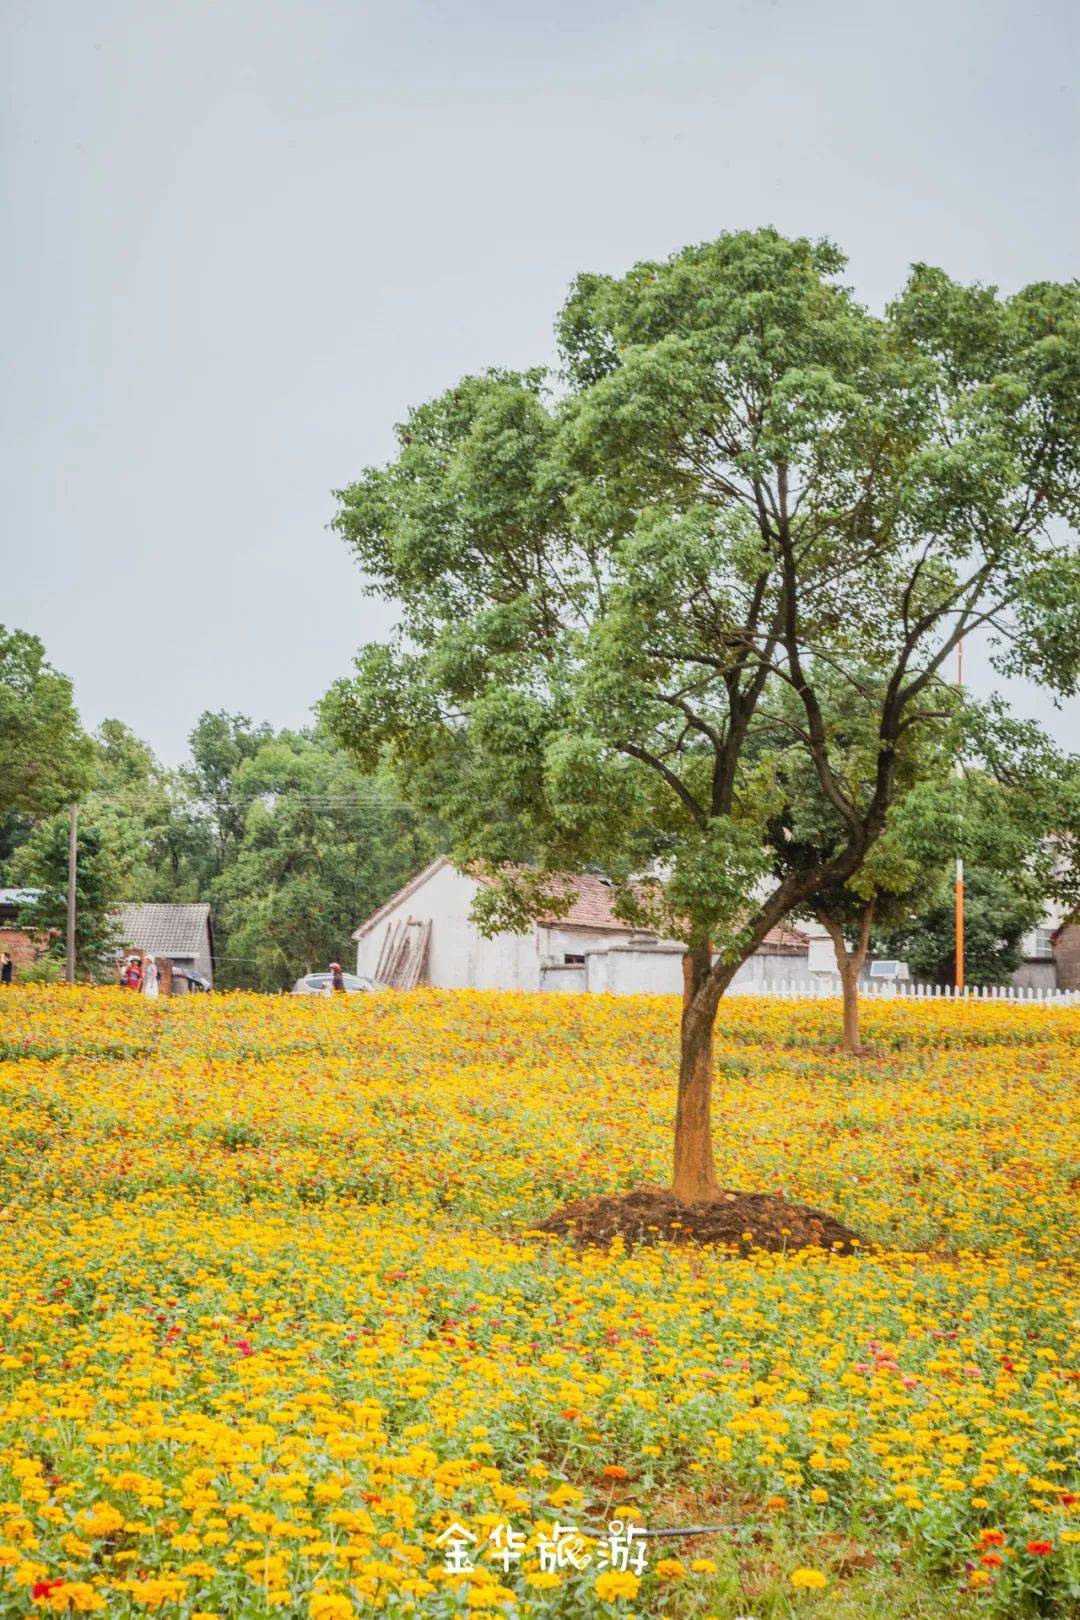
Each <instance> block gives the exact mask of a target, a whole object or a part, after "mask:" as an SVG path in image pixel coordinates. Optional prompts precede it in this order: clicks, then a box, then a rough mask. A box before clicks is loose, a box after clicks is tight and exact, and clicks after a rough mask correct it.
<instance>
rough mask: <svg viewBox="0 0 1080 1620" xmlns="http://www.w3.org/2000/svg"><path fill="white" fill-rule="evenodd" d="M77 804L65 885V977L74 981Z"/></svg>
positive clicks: (74, 805)
mask: <svg viewBox="0 0 1080 1620" xmlns="http://www.w3.org/2000/svg"><path fill="white" fill-rule="evenodd" d="M78 849H79V806H78V804H77V803H74V802H73V803H72V806H71V828H70V830H69V832H68V886H67V951H66V970H67V971H66V977H67V982H68V984H74V983H75V877H76V872H77V869H78Z"/></svg>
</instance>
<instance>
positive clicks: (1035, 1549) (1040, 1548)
mask: <svg viewBox="0 0 1080 1620" xmlns="http://www.w3.org/2000/svg"><path fill="white" fill-rule="evenodd" d="M1027 1550H1028V1552H1029V1553H1030V1554H1031V1556H1032V1558H1045V1557H1046V1555H1047V1553H1052V1552H1053V1550H1054V1543H1053V1542H1052V1541H1029V1542H1028V1548H1027Z"/></svg>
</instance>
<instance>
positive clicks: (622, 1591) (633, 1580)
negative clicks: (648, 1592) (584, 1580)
mask: <svg viewBox="0 0 1080 1620" xmlns="http://www.w3.org/2000/svg"><path fill="white" fill-rule="evenodd" d="M640 1586H641V1582H640V1581H639V1580H638V1577H637V1576H636V1575H635V1574H634V1572H633V1570H631V1569H606V1570H604V1572H603V1574H602V1575H598V1576H597V1577H596V1580H595V1581H594V1583H593V1591H594V1592H595V1593H596V1595H597V1597H598V1598H600V1599H601V1601H602V1602H604V1603H615V1602H617V1601H618V1599H619V1598H636V1597H637V1595H638V1590H639V1588H640Z"/></svg>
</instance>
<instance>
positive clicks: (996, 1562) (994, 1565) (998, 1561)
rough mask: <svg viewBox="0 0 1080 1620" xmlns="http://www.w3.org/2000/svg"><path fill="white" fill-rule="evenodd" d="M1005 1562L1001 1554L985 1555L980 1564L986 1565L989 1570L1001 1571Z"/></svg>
mask: <svg viewBox="0 0 1080 1620" xmlns="http://www.w3.org/2000/svg"><path fill="white" fill-rule="evenodd" d="M1004 1562H1005V1560H1004V1558H1002V1556H1001V1554H1000V1553H983V1555H982V1557H981V1558H980V1559H979V1563H980V1564H985V1565H986V1567H987V1569H1000V1568H1001V1567H1002V1565H1003V1564H1004Z"/></svg>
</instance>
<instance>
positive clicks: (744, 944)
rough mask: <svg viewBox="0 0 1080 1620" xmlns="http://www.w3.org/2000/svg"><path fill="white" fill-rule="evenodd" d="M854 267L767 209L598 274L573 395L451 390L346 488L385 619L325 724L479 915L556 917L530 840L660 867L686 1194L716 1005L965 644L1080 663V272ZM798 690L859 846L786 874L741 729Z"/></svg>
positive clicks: (515, 378)
mask: <svg viewBox="0 0 1080 1620" xmlns="http://www.w3.org/2000/svg"><path fill="white" fill-rule="evenodd" d="M843 268H844V261H843V258H842V256H841V255H840V253H839V252H838V251H837V249H836V248H835V247H833V246H832V245H831V244H829V243H827V242H810V241H805V240H797V241H789V240H786V239H784V238H783V237H781V236H779V235H778V234H777V233H776V232H775V231H771V230H763V231H757V232H747V233H738V234H734V235H729V236H724V237H721V238H720V239H719V240H717V241H715V242H710V243H706V244H704V245H702V246H699V247H693V248H688V249H686V250H685V251H683V252H681V253H678V254H676V255H674V256H673V257H672V258H671V259H669V260H667V261H665V262H660V263H645V264H641V265H638V266H636V267H635V268H634V269H633V270H631V271H630V272H629V273H628V274H627V275H625V276H622V277H618V278H615V277H608V276H595V275H590V276H583V277H582V278H580V280H579V281H578V283H577V284H576V286H575V287H574V289H573V291H572V294H571V296H570V299H569V301H568V303H567V305H566V307H565V309H564V310H563V312H562V316H561V319H560V322H559V343H560V349H561V356H562V376H561V379H560V380H559V383H558V386H552V387H550V388H549V386H548V385H547V382H546V380H545V378H544V377H543V376H542V375H541V374H540V373H537V372H529V373H522V374H507V373H501V372H489V373H486V374H484V375H482V376H474V377H469V378H466V379H465V380H464V381H462V382H461V383H460V384H459V385H458V386H457V387H456V388H454V389H452V390H450V391H449V392H448V393H446V394H444V395H443V396H441V397H440V398H438V399H436V400H433V401H432V402H431V403H429V404H427V405H424V406H421V407H419V408H418V409H416V410H415V411H413V412H412V413H411V414H410V416H409V418H408V420H407V421H406V422H405V423H404V424H403V425H402V427H401V428H400V430H399V434H398V438H399V449H398V454H397V456H396V457H395V459H394V460H393V462H392V463H391V464H390V465H389V466H387V467H385V468H373V469H369V470H368V471H367V472H366V473H364V474H363V475H362V476H361V477H360V478H359V479H358V480H357V482H356V483H355V484H353V485H352V486H350V487H349V488H347V489H345V490H343V491H341V492H340V496H339V499H340V506H339V511H338V514H337V519H336V521H337V525H338V528H339V529H340V531H341V533H342V535H343V536H344V538H345V539H346V541H347V542H348V543H349V545H350V546H351V547H352V548H353V550H354V552H355V554H356V557H357V560H358V561H359V563H360V565H361V566H362V568H363V570H364V572H365V574H366V576H367V580H368V582H369V586H370V589H371V590H372V591H374V592H376V593H379V594H382V595H383V596H385V597H387V598H389V599H391V600H393V601H394V602H396V603H397V604H398V605H399V607H400V614H401V634H400V638H399V640H398V642H397V644H396V645H393V646H382V645H372V646H368V647H366V648H365V649H363V650H362V652H361V654H360V656H359V659H358V668H357V672H356V675H355V677H354V678H353V679H352V680H350V681H347V682H344V683H342V684H340V685H339V686H338V687H337V688H336V689H335V690H334V691H333V692H332V693H331V695H330V697H329V699H328V703H327V708H326V713H327V715H328V717H329V719H330V722H331V724H332V725H333V727H334V729H335V731H336V733H337V735H338V736H339V737H340V738H341V739H342V740H344V741H345V742H346V743H347V745H348V746H350V747H351V748H352V749H353V750H354V752H355V753H356V755H357V756H358V757H359V758H360V759H361V760H363V761H366V762H369V763H371V762H374V761H375V760H376V759H379V758H382V757H384V756H385V757H388V758H390V760H391V761H392V763H393V767H394V769H395V770H396V772H397V773H398V776H399V779H400V781H401V782H402V783H403V785H404V789H405V791H406V793H407V795H408V796H409V797H411V798H413V799H414V800H415V801H416V802H418V803H420V804H423V805H425V806H429V807H431V808H434V809H437V810H438V811H439V813H440V814H441V815H442V816H443V817H444V818H445V820H446V822H447V824H448V826H449V829H450V832H451V837H452V852H453V855H454V857H455V858H456V859H457V860H458V861H459V862H461V861H477V862H482V863H486V864H487V865H489V866H490V867H491V868H492V869H493V870H494V871H496V872H498V873H500V874H501V875H502V877H501V884H500V886H499V887H497V888H496V889H495V890H493V891H488V892H489V895H490V898H489V899H488V900H487V902H486V903H487V906H488V911H487V916H486V925H487V926H489V927H497V926H499V925H500V924H504V923H506V922H507V921H509V920H518V919H520V917H521V916H522V915H523V914H527V913H529V912H530V911H532V912H534V913H535V912H536V911H538V910H539V909H540V908H541V907H544V908H545V909H549V908H550V907H551V903H552V902H551V899H550V897H549V896H547V895H545V894H544V892H543V890H544V885H543V883H542V881H537V879H536V878H535V877H530V878H527V879H525V880H523V879H522V878H521V877H520V876H519V875H518V872H519V868H520V866H521V863H523V862H531V863H533V865H534V867H535V868H536V869H537V870H538V871H539V872H541V873H542V872H544V871H550V870H554V869H556V868H568V867H569V868H576V869H579V870H580V869H582V868H584V867H585V866H587V865H589V864H590V863H599V864H602V865H603V866H604V867H605V868H606V869H607V870H608V871H609V872H611V873H612V875H613V876H614V877H616V878H617V879H618V880H619V881H620V884H621V885H622V886H621V888H620V903H621V904H622V906H623V907H624V910H625V911H626V912H627V914H629V913H630V912H631V911H632V910H633V909H634V907H635V905H637V906H639V907H640V904H641V902H640V900H638V901H635V899H634V891H632V890H631V888H630V887H629V884H628V883H623V882H622V880H624V879H628V878H629V877H630V876H631V874H632V873H633V872H635V871H638V872H640V871H641V870H642V869H643V868H645V869H647V868H649V867H650V865H651V870H652V871H653V873H654V874H655V875H656V879H657V881H656V883H655V885H654V894H653V904H652V908H651V909H652V911H653V913H654V914H655V915H656V916H657V917H658V918H659V920H660V921H661V922H662V923H663V925H664V926H665V929H666V930H668V931H677V932H679V933H680V934H681V936H682V937H683V938H684V939H685V940H686V942H687V946H688V950H687V972H686V996H685V1005H684V1008H683V1015H682V1051H681V1059H680V1074H679V1091H678V1102H677V1108H676V1129H675V1170H674V1185H675V1188H676V1191H677V1192H678V1193H679V1194H680V1195H682V1196H683V1197H686V1198H691V1199H697V1198H705V1197H709V1196H711V1195H712V1194H713V1192H714V1191H715V1188H716V1185H717V1183H716V1174H715V1168H714V1160H713V1148H712V1133H711V1118H710V1109H711V1089H712V1088H711V1080H712V1062H711V1048H712V1029H713V1024H714V1021H715V1016H716V1010H717V1006H718V1004H719V1000H720V997H721V995H722V994H723V992H724V989H725V988H726V986H727V984H728V983H729V982H730V980H731V978H732V976H733V974H734V973H735V971H736V969H737V968H738V966H739V963H740V962H741V961H742V960H743V959H744V958H745V957H746V956H747V955H748V954H749V953H750V952H752V951H753V950H754V949H755V947H756V946H757V945H758V943H759V942H760V941H761V940H762V939H763V937H764V935H765V934H766V932H767V931H768V930H769V929H770V928H771V927H773V926H774V925H775V924H776V923H777V922H779V921H780V919H781V918H783V917H784V916H786V915H787V914H788V913H789V912H791V911H792V910H793V909H800V908H805V906H806V904H807V902H808V901H809V900H810V899H811V898H812V897H813V896H814V895H815V894H817V893H819V892H820V891H822V890H824V889H826V888H828V887H829V886H831V885H834V884H837V883H843V882H847V881H848V880H849V879H850V878H852V877H853V876H854V874H855V873H856V872H857V871H858V870H859V868H860V867H861V866H862V865H863V863H864V862H865V860H866V859H867V856H868V855H869V853H870V851H871V850H872V849H873V848H874V846H875V845H876V844H877V842H878V840H879V839H880V838H881V836H882V834H883V833H884V831H885V828H886V826H887V823H888V818H889V813H890V808H891V805H892V802H893V799H894V795H895V792H896V787H897V780H898V776H897V766H898V760H899V758H900V754H901V751H902V749H903V747H904V740H905V737H906V736H907V734H908V733H909V732H911V731H913V730H917V729H919V728H922V727H927V726H934V725H936V724H938V723H939V716H940V713H941V708H942V705H941V682H942V676H941V671H942V669H943V666H944V665H945V662H946V660H947V659H948V657H949V654H950V652H951V651H952V649H953V648H954V647H955V645H956V643H957V641H958V640H959V639H960V638H961V637H962V636H963V635H964V634H965V633H967V632H969V631H971V630H972V629H974V628H975V627H976V626H982V625H989V626H990V627H991V628H992V629H993V630H994V631H995V633H996V634H997V635H998V637H999V638H1000V648H999V661H1000V662H1001V664H1002V665H1003V666H1007V667H1009V668H1013V669H1022V670H1024V671H1025V672H1027V673H1029V674H1031V675H1033V676H1035V677H1036V678H1037V679H1040V680H1043V681H1046V682H1048V683H1049V684H1050V685H1052V686H1053V687H1054V688H1055V689H1056V690H1058V691H1068V690H1072V689H1073V686H1074V684H1075V682H1076V679H1077V672H1078V665H1080V564H1078V559H1077V553H1076V547H1075V543H1074V537H1073V533H1072V530H1071V529H1070V527H1069V525H1070V524H1071V523H1072V522H1073V521H1074V520H1075V518H1076V515H1077V496H1078V487H1080V445H1078V437H1080V436H1078V432H1077V428H1078V413H1080V388H1078V386H1077V385H1078V381H1080V323H1078V318H1077V312H1078V303H1080V292H1078V290H1077V289H1076V288H1075V287H1071V286H1056V285H1050V284H1041V285H1038V286H1034V287H1029V288H1026V289H1025V290H1024V291H1022V292H1020V293H1018V294H1016V295H1015V296H1012V297H1005V298H1002V297H999V296H998V294H997V292H996V291H995V290H994V289H992V288H985V287H978V286H976V287H962V286H958V285H956V284H955V283H954V282H952V281H950V280H949V278H948V277H947V276H946V275H944V274H943V273H942V272H940V271H938V270H933V269H930V268H927V267H925V266H920V267H917V268H916V269H915V270H914V271H913V273H912V275H911V278H910V280H909V281H908V283H907V285H906V287H905V288H904V289H903V291H902V292H901V294H900V295H899V297H898V298H897V299H896V301H895V302H894V303H893V304H892V305H890V306H889V308H888V309H887V311H886V312H885V314H884V315H882V316H880V317H877V316H874V315H871V314H870V313H869V312H868V311H867V310H866V309H864V308H863V307H862V306H861V305H860V304H859V303H858V302H857V300H856V299H855V298H854V296H853V295H852V293H851V291H850V290H849V289H848V288H846V287H845V286H844V285H843V283H842V280H841V276H842V272H843ZM1055 520H1059V522H1060V524H1061V525H1062V526H1061V527H1059V528H1056V527H1055ZM868 662H873V663H874V664H875V667H876V668H877V669H878V670H879V672H880V676H881V679H880V681H879V682H878V683H877V684H876V686H875V689H874V691H873V693H872V694H871V697H870V699H869V701H870V702H871V703H872V704H873V730H874V735H875V739H876V743H875V749H874V759H873V770H872V772H871V773H870V775H869V777H868V779H867V780H866V781H865V782H858V783H852V784H849V783H847V782H846V781H845V780H844V779H843V776H842V774H840V773H839V772H838V770H837V769H836V768H835V761H834V757H833V752H832V742H833V737H834V735H835V727H834V726H833V725H832V724H831V720H830V715H829V713H828V710H827V706H826V705H827V701H828V698H827V693H826V691H825V687H824V683H823V681H822V675H823V672H824V671H826V670H829V671H830V672H831V673H832V674H833V675H834V676H837V675H838V676H839V677H840V679H842V680H856V681H857V680H858V679H859V672H860V671H861V670H862V669H863V668H864V667H865V666H866V664H867V663H868ZM781 685H783V686H786V687H788V688H790V690H791V691H792V692H793V693H794V694H795V696H796V698H797V700H798V705H799V719H798V721H797V722H796V723H795V729H794V730H793V731H789V732H788V733H787V735H788V736H789V737H790V738H791V740H792V741H793V742H794V743H796V744H797V745H798V746H800V747H801V748H803V749H804V750H805V752H806V755H807V758H808V759H809V760H810V762H811V765H812V768H813V770H814V772H815V774H816V777H817V780H818V783H819V785H820V789H821V792H822V793H823V794H824V795H825V797H826V799H827V800H828V801H829V803H830V804H831V805H832V807H833V808H834V810H835V812H836V815H837V817H838V819H839V821H840V823H841V824H842V826H843V829H844V833H843V839H842V841H841V843H840V845H839V847H838V848H837V849H836V851H835V853H833V854H832V855H831V856H830V857H829V859H828V860H826V861H825V862H824V864H822V865H820V866H817V867H803V868H799V869H790V870H786V871H784V872H783V873H781V874H779V875H776V876H774V877H770V873H771V871H772V862H771V859H770V857H769V854H768V852H767V837H766V834H767V827H768V823H769V819H770V817H771V815H772V814H774V812H775V804H776V786H775V782H774V780H773V778H772V774H771V772H770V767H769V761H768V755H767V751H766V750H764V749H754V750H751V749H750V748H749V746H748V745H749V743H750V740H751V739H752V738H756V737H757V736H758V735H759V733H760V730H761V727H762V726H763V725H766V724H768V725H770V726H771V725H772V724H773V718H774V717H773V714H772V712H771V711H770V708H769V705H767V704H766V705H763V698H764V697H766V696H767V695H768V694H770V693H771V692H772V691H773V690H774V689H776V688H777V687H779V686H781ZM773 707H775V706H773ZM710 944H711V945H712V946H713V947H715V949H713V948H710Z"/></svg>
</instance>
